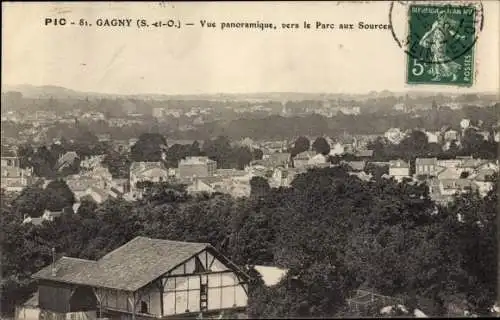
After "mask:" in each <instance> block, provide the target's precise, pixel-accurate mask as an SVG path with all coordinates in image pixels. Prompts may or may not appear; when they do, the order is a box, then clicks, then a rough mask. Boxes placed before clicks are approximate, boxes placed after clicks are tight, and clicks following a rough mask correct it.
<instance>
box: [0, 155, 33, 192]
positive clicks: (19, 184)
mask: <svg viewBox="0 0 500 320" xmlns="http://www.w3.org/2000/svg"><path fill="white" fill-rule="evenodd" d="M0 171H1V178H0V187H1V188H2V189H4V190H5V191H6V192H21V191H22V190H23V189H24V188H25V187H27V186H29V185H31V184H32V183H34V181H35V178H34V176H33V168H27V169H23V168H21V166H20V160H19V158H18V157H17V156H16V155H15V154H6V153H3V154H2V157H1V170H0Z"/></svg>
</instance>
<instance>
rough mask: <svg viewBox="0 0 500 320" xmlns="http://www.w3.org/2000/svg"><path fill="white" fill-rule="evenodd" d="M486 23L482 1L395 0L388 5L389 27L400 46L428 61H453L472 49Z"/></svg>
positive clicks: (433, 62)
mask: <svg viewBox="0 0 500 320" xmlns="http://www.w3.org/2000/svg"><path fill="white" fill-rule="evenodd" d="M483 24H484V16H483V5H482V3H481V2H480V1H474V2H464V1H460V2H456V3H455V2H449V1H446V2H440V1H432V2H431V1H428V2H423V1H392V2H391V4H390V9H389V28H390V30H391V33H392V36H393V38H394V40H395V41H396V43H397V44H398V46H399V47H400V48H402V49H403V50H404V52H405V53H406V54H407V55H408V56H410V57H411V58H413V59H417V60H418V61H420V62H423V63H427V64H447V63H451V62H452V61H454V60H457V59H459V58H460V57H462V56H464V55H466V54H467V53H469V52H470V51H471V50H472V49H473V47H474V46H475V44H476V42H477V39H478V37H479V34H480V32H481V31H482V29H483Z"/></svg>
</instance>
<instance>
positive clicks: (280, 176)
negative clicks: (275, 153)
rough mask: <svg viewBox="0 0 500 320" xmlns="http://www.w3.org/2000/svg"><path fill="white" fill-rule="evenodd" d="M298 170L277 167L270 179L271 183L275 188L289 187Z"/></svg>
mask: <svg viewBox="0 0 500 320" xmlns="http://www.w3.org/2000/svg"><path fill="white" fill-rule="evenodd" d="M297 172H298V171H297V169H295V168H275V169H274V171H273V173H272V176H271V178H270V179H269V185H270V186H271V187H274V188H278V187H289V186H290V184H291V183H292V181H293V179H295V176H296V175H297Z"/></svg>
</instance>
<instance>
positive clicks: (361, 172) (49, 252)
mask: <svg viewBox="0 0 500 320" xmlns="http://www.w3.org/2000/svg"><path fill="white" fill-rule="evenodd" d="M28 7H29V6H26V7H25V8H24V9H27V8H28ZM341 7H342V6H339V8H340V9H338V10H339V12H341V11H340V10H342V8H341ZM33 8H37V7H31V9H30V10H31V11H30V10H28V11H26V17H31V16H34V15H36V14H38V15H40V16H42V14H41V13H40V14H39V13H38V12H42V11H40V10H41V9H40V10H39V11H36V10H35V9H33ZM48 8H49V7H48ZM75 8H76V7H75ZM207 8H208V9H206V10H207V11H206V12H205V14H206V15H208V13H209V12H210V11H209V7H208V6H207ZM283 8H284V9H283V10H285V9H286V7H283ZM297 8H298V7H297ZM297 8H295V9H293V10H299V9H297ZM366 8H368V9H366V10H372V12H376V13H377V15H378V14H379V13H380V16H381V17H386V15H385V13H386V8H387V4H386V3H382V5H380V3H379V4H375V6H372V7H366ZM369 8H372V9H369ZM377 8H378V9H377ZM497 8H498V6H497ZM9 10H11V11H9V12H10V13H11V15H12V16H14V13H15V12H17V11H15V10H14V9H12V8H11V9H9ZM16 10H17V9H16ZM37 10H38V9H37ZM58 10H59V9H58ZM61 10H62V9H60V10H59V11H57V12H60V11H61ZM75 10H77V9H75ZM103 10H104V9H103ZM110 10H111V9H110ZM286 10H292V9H290V8H288V9H286ZM300 10H305V9H300ZM345 10H347V9H345ZM377 10H379V11H377ZM24 12H25V11H23V15H24ZM51 12H52V11H51ZM79 12H81V14H82V15H83V14H84V13H85V12H87V13H88V12H90V11H85V10H83V9H82V10H81V11H79ZM213 12H215V11H213ZM217 12H222V11H220V10H218V11H217ZM284 12H285V11H284ZM287 12H291V11H287ZM346 12H347V11H346ZM349 12H351V11H349ZM365 12H368V11H365ZM35 13H36V14H35ZM18 14H20V13H18ZM214 14H215V13H214ZM290 14H291V13H290ZM349 14H351V13H349ZM9 21H10V22H9ZM9 21H7V22H6V23H5V25H6V26H7V27H9V26H10V28H11V29H9V30H11V32H13V31H12V30H14V29H15V28H14V26H16V23H18V22H15V21H14V20H12V19H11V20H9ZM16 21H17V20H16ZM26 21H30V20H26ZM68 28H71V27H68ZM28 29H29V28H27V29H26V30H28ZM15 30H16V32H18V31H17V30H18V29H15ZM23 30H25V29H22V30H21V29H19V32H20V34H19V37H18V39H21V40H22V39H27V40H25V41H24V40H23V41H21V40H19V41H18V42H14V41H11V42H9V43H8V44H9V45H10V49H8V50H6V51H5V53H4V54H3V55H4V56H5V58H4V57H3V58H2V59H3V60H2V61H3V65H6V66H7V67H3V69H2V76H5V78H6V80H5V81H2V92H1V179H0V182H1V210H2V212H1V215H0V216H1V223H0V228H1V229H0V241H1V263H0V266H1V273H2V281H1V294H0V298H1V300H0V306H1V309H0V311H1V314H0V318H1V319H9V320H10V319H16V320H18V319H19V320H28V319H37V320H38V319H57V320H59V319H82V320H84V319H85V320H86V319H89V320H90V319H171V318H182V319H189V318H190V319H249V318H250V319H251V318H350V317H353V318H360V317H372V318H381V317H415V318H426V317H464V316H465V317H483V316H484V317H496V316H498V315H499V312H500V308H499V305H498V301H499V300H498V299H497V277H498V261H497V253H498V240H497V215H498V194H499V192H498V181H499V176H498V173H499V160H498V159H499V157H498V155H499V153H498V152H499V151H498V150H499V149H498V146H499V143H500V120H499V117H498V115H499V114H500V101H499V96H498V92H497V91H495V88H498V79H497V80H492V79H493V77H489V78H485V77H488V75H492V74H491V73H488V72H493V71H491V70H493V69H494V68H493V67H494V65H492V66H491V67H490V68H487V69H488V70H486V69H482V70H481V72H479V73H478V79H477V81H478V82H477V83H478V86H475V87H472V88H459V89H449V88H446V87H436V86H427V87H418V86H417V87H407V86H405V84H404V83H403V82H404V77H403V75H404V63H405V62H404V61H406V60H404V59H405V56H404V53H403V51H399V50H400V48H397V46H395V45H394V43H393V39H392V38H391V36H390V35H389V34H386V35H384V36H383V37H382V36H380V39H382V40H380V39H379V40H373V41H375V42H376V41H380V43H381V44H383V45H385V44H387V47H388V48H389V49H387V52H389V54H388V58H387V59H386V60H383V61H390V60H391V59H392V58H391V57H393V56H394V57H398V58H397V59H396V58H394V59H393V60H397V61H399V62H398V63H399V64H397V63H395V64H394V65H393V66H391V65H390V64H387V66H385V67H384V68H386V69H385V70H384V72H383V73H380V72H378V73H377V72H375V70H376V68H378V67H377V63H371V64H370V68H373V69H369V67H367V66H366V65H363V64H362V63H361V62H360V61H364V60H365V59H370V58H367V57H366V55H364V54H363V53H354V50H353V51H349V52H350V53H349V57H347V56H345V55H344V56H343V52H345V50H351V49H352V48H355V45H354V44H353V43H354V42H355V41H358V40H359V41H361V42H363V41H365V40H366V39H367V38H362V37H364V36H363V35H359V34H354V35H353V37H354V38H352V41H351V40H349V41H351V42H347V40H346V42H343V44H342V46H340V45H339V44H337V43H334V44H332V47H331V48H330V47H329V48H330V49H329V50H331V52H335V55H336V56H335V57H336V58H329V56H330V51H329V52H328V55H321V54H322V53H321V52H320V51H322V50H323V49H324V47H323V46H327V44H324V43H325V42H322V41H323V40H324V39H325V37H326V36H327V34H326V33H324V34H322V35H321V36H318V38H314V39H316V40H317V41H316V40H314V41H313V40H311V42H310V43H309V44H308V46H309V45H310V46H313V45H314V46H315V47H314V48H316V49H318V50H317V52H312V51H315V50H316V49H315V50H308V52H309V51H311V52H310V53H308V54H309V55H306V53H305V52H306V51H300V50H303V49H301V48H303V47H304V46H303V45H301V44H298V43H295V42H293V41H291V40H290V43H289V44H286V45H285V44H284V42H279V41H278V40H277V41H278V42H279V45H280V46H282V47H283V48H284V47H286V48H288V49H291V48H295V49H294V50H297V51H296V52H301V53H300V54H296V55H295V54H294V53H290V51H286V50H284V49H281V51H279V49H277V48H279V47H276V46H277V45H276V43H277V42H272V41H271V42H266V41H267V40H266V41H264V40H257V39H262V37H261V36H258V35H256V36H253V35H249V34H245V36H244V37H241V36H239V35H236V36H234V35H235V34H236V31H234V34H231V33H229V31H228V33H226V34H225V35H220V34H219V35H215V34H216V33H212V35H209V33H205V34H204V35H203V37H205V35H206V39H208V40H207V41H206V42H204V41H201V40H200V39H198V40H199V44H198V45H199V46H200V48H198V49H199V50H200V52H201V53H197V52H198V51H193V50H192V51H189V50H188V49H186V50H187V51H185V52H184V51H182V50H181V49H179V50H180V51H179V52H178V51H175V50H177V49H172V47H170V44H169V43H168V42H154V40H155V38H154V37H153V36H151V33H148V32H144V33H143V34H141V36H140V38H139V37H136V38H133V39H135V40H134V41H136V42H137V43H133V41H132V42H131V41H130V39H132V36H130V34H132V33H133V32H132V31H130V32H131V33H129V34H128V35H125V34H126V32H122V33H116V34H114V35H113V36H111V35H110V34H104V33H98V32H96V33H93V34H92V37H91V36H90V35H89V34H90V33H86V36H85V37H84V36H83V35H84V34H85V33H81V34H80V33H76V32H73V31H67V30H70V29H65V31H64V32H62V31H61V32H60V33H58V32H59V31H57V30H59V29H57V28H56V27H53V28H52V29H50V30H51V31H50V32H47V31H43V32H42V31H40V32H39V33H37V32H38V31H37V32H34V31H33V30H35V29H30V30H31V31H33V32H32V35H31V36H29V37H28V33H27V31H23ZM44 30H45V29H44ZM71 30H73V29H71ZM374 32H384V31H374ZM373 34H375V33H373ZM33 35H34V36H33ZM77 35H79V36H77ZM280 36H281V37H285V36H283V35H280ZM99 37H101V38H99ZM128 37H130V38H128ZM148 37H153V38H148ZM215 37H218V38H217V39H218V40H214V39H215ZM229 37H232V38H231V39H233V40H234V41H236V42H235V43H236V44H235V45H234V46H233V45H232V44H231V48H232V49H231V50H229V49H228V48H229V47H228V45H227V43H226V42H225V41H229V40H228V39H229ZM238 37H240V38H241V39H239V40H238ZM259 37H261V38H259ZM269 37H276V38H272V39H279V38H278V36H277V35H271V36H269ZM356 37H357V38H356ZM373 37H374V39H375V38H376V37H375V36H373ZM484 37H486V35H485V36H484ZM69 39H73V40H74V41H75V44H73V43H72V42H71V44H69V42H70V41H69ZM96 39H98V40H96ZM99 39H100V40H99ZM289 39H292V38H289ZM321 39H323V40H321ZM343 39H347V38H343ZM355 39H358V40H355ZM49 40H50V43H51V44H52V45H53V46H54V48H55V49H54V48H52V49H50V50H51V51H50V54H40V52H42V53H44V52H45V51H43V50H48V49H47V46H45V43H46V42H49ZM250 40H251V41H260V42H252V43H253V44H251V41H250ZM99 41H100V42H99ZM141 41H143V42H144V43H145V42H146V41H151V48H148V50H149V51H147V50H146V49H144V50H143V48H142V47H140V46H139V45H138V43H143V42H141ZM155 41H156V40H155ZM216 41H217V42H216ZM238 41H240V42H238ZM246 41H249V42H248V43H247V42H246ZM97 43H99V45H97ZM153 43H154V44H153ZM208 43H210V44H208ZM256 43H258V44H259V45H260V46H261V47H262V48H267V49H268V50H269V51H266V52H267V53H263V55H269V59H270V60H269V61H270V62H267V60H264V59H263V58H262V59H261V60H259V59H257V58H255V56H253V57H254V58H255V59H257V60H251V58H250V56H249V55H256V54H257V53H255V52H253V51H252V52H251V53H247V51H248V52H250V49H249V48H250V47H251V46H253V45H255V44H256ZM363 43H364V42H363ZM483 43H484V42H483ZM28 44H29V46H32V47H33V48H35V49H34V50H25V48H26V46H27V45H28ZM136 44H137V45H136ZM216 44H220V47H224V49H218V48H219V47H218V46H217V45H216ZM239 45H240V46H242V47H244V48H247V49H248V50H247V51H245V50H242V51H241V52H240V51H239V49H238V48H239V47H238V46H239ZM273 46H274V47H273ZM7 47H9V46H7ZM91 48H93V49H91ZM98 48H99V50H100V51H99V50H98ZM259 48H260V47H259ZM273 48H274V49H273ZM350 48H351V49H350ZM478 48H479V47H478ZM480 48H483V49H484V46H483V47H480ZM480 48H479V49H480ZM150 49H151V50H150ZM153 49H154V50H153ZM479 49H478V50H479ZM483 49H481V50H483ZM141 50H143V51H141ZM162 50H163V51H162ZM190 50H191V49H190ZM203 50H205V51H203ZM273 50H274V51H273ZM335 50H337V51H335ZM343 50H344V51H343ZM391 50H393V51H391ZM90 51H92V54H90ZM160 51H161V52H162V54H163V55H164V56H162V59H157V58H158V57H157V56H156V54H157V53H158V52H160ZM181 51H182V52H181ZM285 51H286V52H285ZM180 52H181V53H180ZM478 52H479V53H478V56H480V57H484V54H485V53H484V52H485V51H484V50H483V51H478ZM481 52H482V53H481ZM497 53H498V51H497ZM205 54H206V55H207V56H204V55H205ZM247 54H248V55H247ZM390 54H393V56H390ZM139 55H140V57H139ZM195 55H196V56H195ZM332 55H334V54H333V53H332ZM206 57H209V60H206V59H208V58H206ZM342 57H343V58H342ZM335 59H339V61H340V59H344V60H342V61H344V62H342V63H337V62H331V61H333V60H335ZM349 59H351V60H349ZM321 61H323V62H321ZM351 62H352V63H351ZM372 62H373V61H372ZM491 62H492V63H493V61H491ZM321 63H324V66H323V67H322V65H321ZM331 63H332V64H333V65H335V68H333V67H332V64H331ZM495 63H496V66H498V60H497V61H496V62H495ZM327 65H328V66H329V67H328V68H331V67H332V69H331V71H330V69H328V71H325V70H326V69H327ZM482 65H485V63H482ZM8 66H10V67H8ZM13 66H15V67H13ZM362 68H367V69H362ZM497 69H498V68H497ZM360 70H361V71H360ZM432 70H434V69H432ZM165 74H169V75H172V77H165ZM361 74H362V76H361V77H360V75H361ZM481 77H482V78H481ZM151 79H152V80H151ZM395 79H396V80H395ZM311 88H316V90H313V89H311ZM148 92H152V93H148ZM219 92H227V93H219ZM307 92H310V93H307Z"/></svg>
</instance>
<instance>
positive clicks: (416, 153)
mask: <svg viewBox="0 0 500 320" xmlns="http://www.w3.org/2000/svg"><path fill="white" fill-rule="evenodd" d="M398 149H399V152H400V153H401V155H404V159H410V158H418V157H426V156H428V155H429V154H428V153H429V139H428V138H427V135H426V134H425V133H424V132H422V131H420V130H413V131H412V132H411V133H410V135H409V136H408V137H406V138H404V139H403V141H401V143H400V144H399V146H398Z"/></svg>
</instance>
